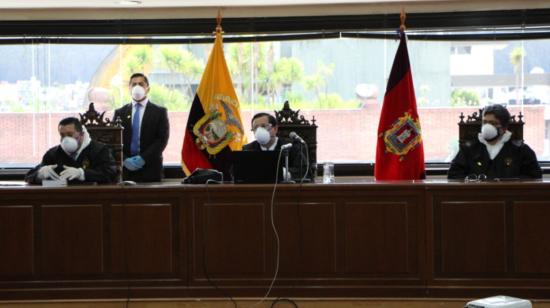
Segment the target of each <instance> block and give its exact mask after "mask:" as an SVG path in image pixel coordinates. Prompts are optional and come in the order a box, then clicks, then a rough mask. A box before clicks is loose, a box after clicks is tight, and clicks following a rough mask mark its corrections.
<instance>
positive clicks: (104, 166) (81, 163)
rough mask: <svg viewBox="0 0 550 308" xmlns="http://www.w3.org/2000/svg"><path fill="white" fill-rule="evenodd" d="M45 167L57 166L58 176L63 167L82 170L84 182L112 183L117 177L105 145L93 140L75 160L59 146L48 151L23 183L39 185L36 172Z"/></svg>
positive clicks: (114, 164) (114, 166)
mask: <svg viewBox="0 0 550 308" xmlns="http://www.w3.org/2000/svg"><path fill="white" fill-rule="evenodd" d="M47 165H57V168H55V172H57V173H58V174H59V173H61V171H63V170H64V169H63V165H65V166H69V167H75V168H82V169H83V170H84V178H85V182H93V183H98V184H106V183H113V182H115V181H116V177H117V171H116V162H115V159H114V158H113V155H112V154H111V151H110V150H109V148H108V147H107V146H106V145H105V144H103V143H100V142H96V141H93V140H91V141H90V143H89V144H88V145H87V146H86V148H84V149H83V150H82V152H80V154H79V155H78V157H77V158H76V160H75V159H74V158H72V157H71V156H69V155H68V154H67V153H65V151H63V149H62V148H61V146H59V145H58V146H55V147H53V148H51V149H49V150H48V151H47V152H46V154H44V156H43V157H42V162H41V163H40V164H39V165H38V166H36V167H34V168H33V169H31V170H30V171H29V172H28V173H27V175H26V176H25V181H26V182H27V183H30V184H41V183H42V180H40V179H38V178H37V175H38V170H39V169H40V168H41V167H42V166H47ZM70 182H75V183H78V182H80V181H78V180H73V181H70Z"/></svg>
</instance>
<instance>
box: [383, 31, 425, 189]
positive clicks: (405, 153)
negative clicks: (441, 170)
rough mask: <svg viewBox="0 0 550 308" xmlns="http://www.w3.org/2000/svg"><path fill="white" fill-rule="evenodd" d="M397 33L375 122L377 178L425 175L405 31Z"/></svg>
mask: <svg viewBox="0 0 550 308" xmlns="http://www.w3.org/2000/svg"><path fill="white" fill-rule="evenodd" d="M400 36H401V40H400V43H399V47H398V48H397V53H396V54H395V59H394V61H393V66H392V69H391V73H390V78H389V80H388V85H387V88H386V94H385V95H384V104H383V106H382V112H381V114H380V122H379V124H378V142H377V145H376V164H375V166H374V177H375V178H376V179H377V180H418V179H423V178H425V170H424V148H423V146H422V134H421V129H420V120H419V118H418V112H417V110H416V98H415V95H414V85H413V79H412V74H411V65H410V63H409V53H408V51H407V39H406V37H405V32H400Z"/></svg>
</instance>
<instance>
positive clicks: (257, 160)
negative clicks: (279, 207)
mask: <svg viewBox="0 0 550 308" xmlns="http://www.w3.org/2000/svg"><path fill="white" fill-rule="evenodd" d="M278 158H279V151H237V152H232V153H231V160H232V164H233V168H232V169H233V182H234V183H235V184H256V183H275V179H276V177H277V171H278V173H279V176H278V179H277V180H278V181H279V182H281V181H282V180H283V166H284V155H283V156H281V162H280V164H279V170H277V159H278Z"/></svg>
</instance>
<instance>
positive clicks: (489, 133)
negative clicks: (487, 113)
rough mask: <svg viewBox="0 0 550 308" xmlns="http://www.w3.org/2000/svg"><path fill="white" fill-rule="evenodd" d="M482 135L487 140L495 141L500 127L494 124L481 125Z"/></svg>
mask: <svg viewBox="0 0 550 308" xmlns="http://www.w3.org/2000/svg"><path fill="white" fill-rule="evenodd" d="M481 137H483V139H485V140H487V141H493V140H494V139H496V138H497V137H498V129H497V128H496V127H495V126H494V125H492V124H489V123H487V124H483V126H481Z"/></svg>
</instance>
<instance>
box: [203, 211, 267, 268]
mask: <svg viewBox="0 0 550 308" xmlns="http://www.w3.org/2000/svg"><path fill="white" fill-rule="evenodd" d="M196 210H197V211H198V213H199V214H200V215H199V216H198V217H197V218H198V220H196V221H195V223H196V228H197V229H196V230H195V236H196V238H195V242H196V243H197V245H195V246H194V249H195V251H194V253H195V272H196V273H200V275H201V276H202V275H204V270H206V271H207V272H208V275H210V276H211V277H247V276H248V277H254V276H255V277H260V276H263V275H265V274H266V271H267V259H266V257H267V251H266V249H267V247H266V232H267V230H266V216H265V210H266V207H265V205H264V204H263V203H258V202H242V203H233V202H231V203H229V202H228V203H222V202H210V203H208V202H207V203H203V204H200V205H199V208H197V209H196ZM202 243H204V246H203V245H202Z"/></svg>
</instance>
